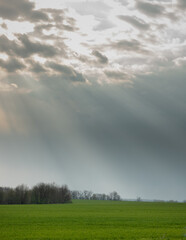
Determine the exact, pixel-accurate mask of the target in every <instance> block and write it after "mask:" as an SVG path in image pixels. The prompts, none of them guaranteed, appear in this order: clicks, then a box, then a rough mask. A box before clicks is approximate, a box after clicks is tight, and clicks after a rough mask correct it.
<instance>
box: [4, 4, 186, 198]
mask: <svg viewBox="0 0 186 240" xmlns="http://www.w3.org/2000/svg"><path fill="white" fill-rule="evenodd" d="M185 11H186V3H185V1H184V0H176V1H171V0H156V1H155V0H153V1H150V0H144V1H142V0H139V1H138V0H130V1H129V0H108V1H104V0H101V1H94V0H89V1H84V0H72V1H71V0H69V1H67V0H66V1H58V0H53V1H49V0H45V1H44V0H34V1H28V0H6V1H4V0H0V186H12V187H15V186H17V185H18V184H22V183H24V184H27V185H28V186H29V187H32V186H33V185H34V184H36V183H38V182H46V183H52V182H56V183H57V184H60V185H61V184H67V185H68V186H69V188H70V189H71V190H85V189H88V190H92V191H93V192H96V193H97V192H98V193H99V192H100V193H109V192H111V191H113V190H115V191H117V192H119V194H120V195H121V197H122V198H134V199H136V198H137V197H141V198H144V199H162V200H178V201H183V200H185V199H186V192H185V182H186V174H185V173H186V94H185V92H186V68H185V67H186V30H185V21H186V14H185V13H186V12H185Z"/></svg>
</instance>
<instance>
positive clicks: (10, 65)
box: [0, 58, 25, 73]
mask: <svg viewBox="0 0 186 240" xmlns="http://www.w3.org/2000/svg"><path fill="white" fill-rule="evenodd" d="M0 67H1V68H4V69H5V70H6V71H7V72H10V73H11V72H15V71H17V70H23V69H24V68H25V65H24V64H23V63H21V62H20V61H19V60H17V59H15V58H11V59H8V60H7V61H4V60H2V59H0Z"/></svg>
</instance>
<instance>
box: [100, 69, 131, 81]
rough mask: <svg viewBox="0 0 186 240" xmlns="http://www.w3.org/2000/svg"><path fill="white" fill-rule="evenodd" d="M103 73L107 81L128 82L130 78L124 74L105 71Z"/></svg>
mask: <svg viewBox="0 0 186 240" xmlns="http://www.w3.org/2000/svg"><path fill="white" fill-rule="evenodd" d="M104 73H105V75H106V76H107V77H108V78H109V79H112V80H115V81H126V82H130V77H129V75H128V74H127V73H125V72H121V71H111V70H106V71H104Z"/></svg>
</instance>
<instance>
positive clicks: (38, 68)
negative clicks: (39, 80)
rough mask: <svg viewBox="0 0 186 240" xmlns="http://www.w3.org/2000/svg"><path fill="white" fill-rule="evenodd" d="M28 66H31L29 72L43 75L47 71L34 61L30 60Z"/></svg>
mask: <svg viewBox="0 0 186 240" xmlns="http://www.w3.org/2000/svg"><path fill="white" fill-rule="evenodd" d="M29 63H30V65H31V68H30V71H31V72H34V73H37V74H38V73H44V72H46V71H47V70H46V69H45V68H44V67H43V66H42V65H41V64H40V63H38V62H35V61H32V60H30V61H29Z"/></svg>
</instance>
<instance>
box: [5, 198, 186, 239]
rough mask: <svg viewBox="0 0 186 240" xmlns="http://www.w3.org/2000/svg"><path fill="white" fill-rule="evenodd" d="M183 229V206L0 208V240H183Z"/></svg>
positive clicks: (93, 204) (84, 203) (85, 204)
mask: <svg viewBox="0 0 186 240" xmlns="http://www.w3.org/2000/svg"><path fill="white" fill-rule="evenodd" d="M185 227H186V204H185V203H144V202H111V201H86V200H76V201H74V202H73V204H64V205H63V204H55V205H1V206H0V240H67V239H68V240H79V239H81V240H96V239H100V240H104V239H105V240H117V239H131V240H150V239H152V240H156V239H158V240H164V239H166V240H168V239H169V240H172V239H177V240H183V239H184V240H186V237H184V234H186V228H185Z"/></svg>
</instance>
